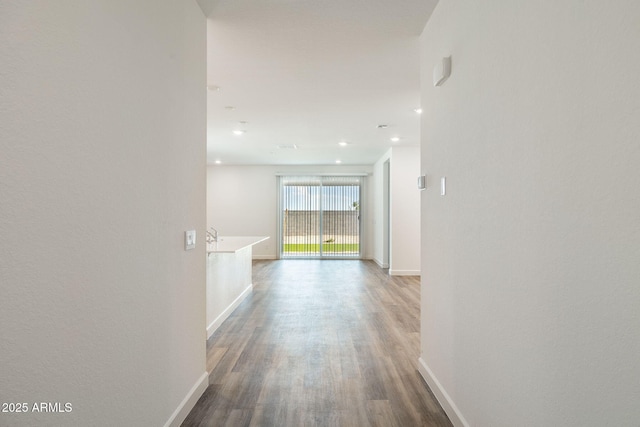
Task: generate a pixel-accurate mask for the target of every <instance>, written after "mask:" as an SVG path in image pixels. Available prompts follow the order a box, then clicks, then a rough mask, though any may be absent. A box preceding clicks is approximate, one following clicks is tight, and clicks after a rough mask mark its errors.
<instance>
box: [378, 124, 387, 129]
mask: <svg viewBox="0 0 640 427" xmlns="http://www.w3.org/2000/svg"><path fill="white" fill-rule="evenodd" d="M388 127H389V125H378V129H386V128H388Z"/></svg>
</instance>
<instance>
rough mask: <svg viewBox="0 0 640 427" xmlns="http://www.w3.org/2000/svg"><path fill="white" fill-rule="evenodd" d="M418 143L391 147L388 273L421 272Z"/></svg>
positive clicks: (397, 274) (413, 273) (394, 274)
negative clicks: (416, 144)
mask: <svg viewBox="0 0 640 427" xmlns="http://www.w3.org/2000/svg"><path fill="white" fill-rule="evenodd" d="M419 175H420V147H412V146H399V147H393V148H392V149H391V176H390V184H391V191H390V204H391V212H390V214H391V215H390V219H391V233H390V240H391V251H390V252H391V253H390V266H389V274H391V275H393V276H403V275H405V276H406V275H420V190H418V184H417V179H418V176H419Z"/></svg>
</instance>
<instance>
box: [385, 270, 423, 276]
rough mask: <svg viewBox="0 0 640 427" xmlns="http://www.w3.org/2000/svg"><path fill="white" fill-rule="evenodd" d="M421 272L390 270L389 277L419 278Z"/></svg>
mask: <svg viewBox="0 0 640 427" xmlns="http://www.w3.org/2000/svg"><path fill="white" fill-rule="evenodd" d="M419 275H420V270H389V276H419Z"/></svg>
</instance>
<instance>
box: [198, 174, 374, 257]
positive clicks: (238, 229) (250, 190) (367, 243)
mask: <svg viewBox="0 0 640 427" xmlns="http://www.w3.org/2000/svg"><path fill="white" fill-rule="evenodd" d="M371 171H372V167H371V166H288V165H287V166H284V165H283V166H273V165H270V166H231V165H212V166H209V167H208V168H207V224H208V226H209V227H215V228H216V229H217V230H218V232H219V233H220V235H223V236H270V237H271V238H270V239H269V240H266V241H264V242H262V243H258V244H256V245H255V246H253V258H254V259H275V258H276V256H277V251H278V247H277V245H278V239H277V236H276V234H277V231H276V230H277V194H278V193H277V184H276V173H280V172H281V173H292V174H300V173H371ZM368 186H369V183H366V184H365V190H364V194H363V195H362V196H363V199H364V201H363V203H364V204H365V205H366V206H369V204H370V203H371V201H370V200H371V198H370V197H369V190H368ZM363 220H364V233H365V234H368V233H370V230H371V216H370V215H369V216H368V215H366V213H365V215H364V219H363ZM372 244H373V243H372V242H371V239H366V240H364V253H363V257H364V258H370V257H371V255H370V252H371V249H370V248H371V247H372Z"/></svg>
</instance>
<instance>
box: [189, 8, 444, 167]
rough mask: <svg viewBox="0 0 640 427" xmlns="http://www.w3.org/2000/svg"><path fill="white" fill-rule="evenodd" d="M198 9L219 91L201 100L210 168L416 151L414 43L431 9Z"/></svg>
mask: <svg viewBox="0 0 640 427" xmlns="http://www.w3.org/2000/svg"><path fill="white" fill-rule="evenodd" d="M202 3H207V8H208V10H207V9H205V7H203V9H205V10H206V11H207V12H209V13H208V16H209V22H208V35H207V51H208V65H207V67H208V70H207V84H208V86H209V88H211V87H213V86H215V87H219V90H211V89H209V90H208V91H207V109H208V112H207V122H208V123H207V153H208V156H207V160H208V163H210V164H213V163H214V162H215V161H216V160H220V161H221V162H222V164H280V165H284V164H313V165H325V164H335V163H336V160H338V159H339V160H341V161H342V164H372V163H374V162H375V161H376V160H377V159H378V158H379V157H380V156H381V155H382V154H383V153H384V152H385V151H386V150H387V149H388V148H389V147H391V146H392V145H396V144H397V145H418V144H419V132H420V127H419V126H420V120H419V115H418V114H417V113H416V112H415V111H414V109H415V108H418V107H419V103H420V80H419V77H420V76H419V51H418V38H419V36H420V33H421V32H422V29H423V28H424V25H425V23H426V22H427V19H428V18H429V15H430V14H431V11H432V10H433V8H434V7H435V4H436V3H437V0H207V1H205V0H203V1H202V2H201V4H202ZM230 107H232V108H230ZM240 122H246V123H240ZM381 124H385V125H388V127H387V128H386V129H379V128H378V125H381ZM234 130H244V131H246V132H245V133H244V134H243V135H241V136H237V135H234V134H233V131H234ZM393 136H397V137H399V138H400V141H399V142H395V143H394V142H391V141H390V138H391V137H393ZM340 141H346V142H348V144H349V145H347V146H346V147H340V146H339V145H338V142H340ZM294 145H295V146H297V149H296V148H292V147H293V146H294ZM279 147H280V148H279Z"/></svg>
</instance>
